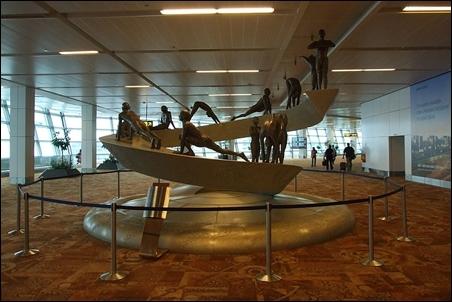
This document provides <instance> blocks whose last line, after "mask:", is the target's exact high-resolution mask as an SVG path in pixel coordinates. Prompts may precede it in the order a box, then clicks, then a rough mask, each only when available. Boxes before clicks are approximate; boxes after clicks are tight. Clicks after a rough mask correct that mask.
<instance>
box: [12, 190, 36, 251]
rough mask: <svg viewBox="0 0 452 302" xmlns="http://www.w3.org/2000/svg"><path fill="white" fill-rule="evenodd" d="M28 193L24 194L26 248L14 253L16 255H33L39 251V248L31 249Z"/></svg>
mask: <svg viewBox="0 0 452 302" xmlns="http://www.w3.org/2000/svg"><path fill="white" fill-rule="evenodd" d="M28 202H29V200H28V193H25V194H24V216H25V217H24V224H25V236H24V237H25V238H24V249H23V250H20V251H18V252H15V253H14V256H21V257H26V256H32V255H35V254H37V253H39V250H38V249H30V228H29V217H28V216H29V211H28V206H29V204H28Z"/></svg>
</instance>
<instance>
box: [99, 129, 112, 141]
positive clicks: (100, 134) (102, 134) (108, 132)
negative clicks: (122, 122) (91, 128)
mask: <svg viewBox="0 0 452 302" xmlns="http://www.w3.org/2000/svg"><path fill="white" fill-rule="evenodd" d="M111 134H113V132H112V131H111V130H97V131H96V135H97V139H99V137H101V136H105V135H111Z"/></svg>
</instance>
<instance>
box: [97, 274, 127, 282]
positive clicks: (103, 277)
mask: <svg viewBox="0 0 452 302" xmlns="http://www.w3.org/2000/svg"><path fill="white" fill-rule="evenodd" d="M125 277H126V274H124V273H121V272H116V273H111V272H106V273H103V274H101V275H100V276H99V279H101V280H104V281H116V280H121V279H124V278H125Z"/></svg>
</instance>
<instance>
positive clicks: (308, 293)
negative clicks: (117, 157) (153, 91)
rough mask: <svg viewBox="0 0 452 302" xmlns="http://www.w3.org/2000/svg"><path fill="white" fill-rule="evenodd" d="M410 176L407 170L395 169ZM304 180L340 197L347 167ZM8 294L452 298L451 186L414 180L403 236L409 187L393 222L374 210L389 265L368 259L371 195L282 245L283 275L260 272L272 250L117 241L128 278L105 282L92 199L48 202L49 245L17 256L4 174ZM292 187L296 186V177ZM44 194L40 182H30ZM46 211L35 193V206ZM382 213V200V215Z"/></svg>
mask: <svg viewBox="0 0 452 302" xmlns="http://www.w3.org/2000/svg"><path fill="white" fill-rule="evenodd" d="M393 180H396V181H399V182H402V180H401V179H394V178H393ZM121 181H122V185H121V195H122V196H127V195H131V194H136V193H144V192H145V191H146V189H147V186H148V185H149V184H150V183H151V182H152V178H150V177H147V176H143V175H140V174H137V173H134V172H131V173H127V174H123V176H122V177H121ZM345 183H346V198H347V199H349V198H360V197H365V196H367V195H369V194H378V193H382V192H383V184H382V183H381V182H378V181H376V180H372V179H360V178H356V177H352V176H347V177H346V182H345ZM78 185H79V178H73V179H66V180H54V181H51V182H49V183H47V184H46V187H45V191H46V195H47V196H49V197H54V198H61V199H65V200H78V199H79V191H78ZM297 187H298V190H300V189H301V190H302V191H303V192H306V193H311V194H316V195H321V196H325V197H330V198H334V199H339V198H340V176H339V175H335V174H334V175H331V174H325V173H314V172H305V171H304V172H303V173H302V176H301V177H300V176H299V177H298V184H297ZM1 188H2V189H1V198H2V201H1V205H2V207H1V243H2V245H1V257H2V273H1V289H2V290H1V299H2V300H290V301H297V300H450V299H451V291H450V284H451V245H450V239H451V235H450V226H451V220H450V213H451V211H450V209H451V208H450V190H447V189H441V188H437V187H432V186H427V185H422V184H416V183H407V205H408V226H409V235H410V237H412V238H414V239H415V241H414V242H412V243H407V242H399V241H397V240H395V238H396V237H397V236H398V235H400V234H401V219H400V213H401V211H400V194H397V195H394V196H391V197H390V198H389V213H390V215H391V216H394V217H395V219H394V220H392V221H389V222H385V221H381V220H378V219H375V221H374V227H375V235H374V242H375V258H376V259H377V260H380V261H383V262H384V266H382V267H367V266H363V265H361V264H360V263H361V261H362V260H365V259H366V258H367V256H368V254H367V253H368V246H367V242H368V229H367V225H368V222H367V221H368V220H367V204H357V205H352V206H350V208H351V209H352V210H353V212H354V214H355V217H356V225H355V228H354V230H353V232H352V233H350V234H347V235H345V236H344V237H342V238H339V239H336V240H333V241H330V242H326V243H324V244H320V245H313V246H308V247H303V248H299V249H294V250H286V251H277V252H273V254H272V257H273V263H272V269H273V270H274V271H275V272H276V273H278V274H279V275H280V276H282V280H281V281H278V282H274V283H262V282H258V281H255V276H256V275H257V274H258V273H261V272H264V270H265V269H264V267H265V252H264V251H262V253H254V254H240V255H190V254H175V253H172V252H171V251H170V252H169V253H167V254H166V255H164V256H163V257H162V258H160V259H159V260H149V259H142V258H140V256H139V255H138V251H135V250H127V249H123V248H119V249H118V270H119V271H125V272H128V275H127V277H126V278H125V279H123V280H121V281H117V282H104V281H101V280H99V278H98V277H99V275H100V274H101V273H103V272H106V271H109V270H110V260H111V251H110V246H109V244H108V243H105V242H101V241H99V240H97V239H94V238H92V237H90V236H89V235H87V234H86V233H85V232H84V231H83V227H82V219H83V216H84V214H85V213H86V212H87V211H88V208H83V207H73V206H66V205H55V204H45V212H46V213H47V214H49V215H51V218H50V219H46V220H34V219H31V220H30V229H31V231H30V247H31V248H38V249H39V250H40V253H39V254H38V255H35V256H32V257H14V256H13V253H14V252H16V251H18V250H21V249H22V248H23V239H24V236H23V235H21V236H20V237H19V236H12V237H10V236H8V234H7V233H8V231H9V230H11V229H14V228H15V221H16V220H15V217H16V203H15V202H16V195H15V187H14V186H11V185H9V180H8V179H7V178H2V179H1ZM84 189H85V191H84V198H85V200H86V201H90V202H103V201H105V200H107V199H109V198H111V197H113V196H114V195H115V194H116V175H115V174H106V175H98V176H85V177H84ZM287 190H289V191H293V190H294V184H293V183H292V184H290V185H289V186H288V187H287ZM29 192H31V193H33V194H37V195H39V186H38V185H37V186H34V187H33V188H30V189H29ZM38 213H39V202H37V201H33V202H32V203H31V207H30V216H34V215H36V214H38ZM382 214H383V202H382V200H379V201H376V206H375V215H376V216H381V215H382Z"/></svg>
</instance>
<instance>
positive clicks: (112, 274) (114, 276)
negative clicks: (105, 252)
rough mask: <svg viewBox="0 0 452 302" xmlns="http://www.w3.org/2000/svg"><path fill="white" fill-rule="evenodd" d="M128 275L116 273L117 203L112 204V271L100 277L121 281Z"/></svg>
mask: <svg viewBox="0 0 452 302" xmlns="http://www.w3.org/2000/svg"><path fill="white" fill-rule="evenodd" d="M125 276H126V275H125V274H124V273H121V272H117V271H116V201H113V202H112V203H111V271H110V272H106V273H103V274H101V275H100V276H99V278H100V279H101V280H104V281H116V280H121V279H123V278H124V277H125Z"/></svg>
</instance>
